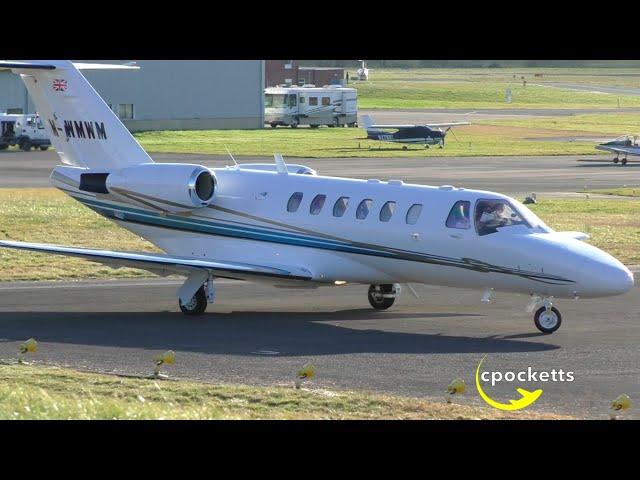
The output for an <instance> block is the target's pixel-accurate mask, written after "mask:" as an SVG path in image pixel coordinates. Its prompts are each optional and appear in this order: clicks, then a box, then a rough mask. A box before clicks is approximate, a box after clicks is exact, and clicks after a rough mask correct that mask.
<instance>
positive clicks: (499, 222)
mask: <svg viewBox="0 0 640 480" xmlns="http://www.w3.org/2000/svg"><path fill="white" fill-rule="evenodd" d="M528 213H530V214H531V215H532V216H533V217H535V215H533V213H531V212H528ZM527 217H529V218H531V219H533V217H531V216H529V215H526V214H524V215H523V214H521V213H520V212H519V211H518V210H517V209H516V207H514V206H513V205H512V204H511V203H510V202H508V201H506V200H503V199H495V200H490V199H486V200H485V199H483V200H478V202H477V203H476V211H475V224H476V231H477V232H478V235H481V236H482V235H489V234H491V233H496V232H497V231H498V229H500V228H504V227H512V226H515V225H524V226H525V227H527V228H533V226H532V225H531V223H530V222H529V221H528V220H529V219H528V218H527ZM535 218H537V217H535ZM536 223H538V222H536ZM540 223H541V222H540ZM536 226H537V225H536Z"/></svg>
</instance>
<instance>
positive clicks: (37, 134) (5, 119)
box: [0, 114, 51, 152]
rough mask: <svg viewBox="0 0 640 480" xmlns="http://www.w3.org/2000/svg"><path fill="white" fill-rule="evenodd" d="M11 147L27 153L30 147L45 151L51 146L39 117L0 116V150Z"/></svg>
mask: <svg viewBox="0 0 640 480" xmlns="http://www.w3.org/2000/svg"><path fill="white" fill-rule="evenodd" d="M13 145H18V146H19V147H20V149H21V150H24V151H27V152H28V151H29V150H31V148H32V147H36V148H39V149H40V150H47V149H48V148H49V147H50V146H51V140H49V136H48V135H47V131H46V130H45V128H44V124H43V123H42V118H40V116H39V115H7V114H0V150H6V149H7V148H8V147H9V146H13Z"/></svg>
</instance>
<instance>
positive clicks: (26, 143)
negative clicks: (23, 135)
mask: <svg viewBox="0 0 640 480" xmlns="http://www.w3.org/2000/svg"><path fill="white" fill-rule="evenodd" d="M31 147H32V145H31V141H30V140H23V141H21V142H20V150H23V151H25V152H28V151H29V150H31Z"/></svg>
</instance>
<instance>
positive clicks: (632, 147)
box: [596, 135, 640, 165]
mask: <svg viewBox="0 0 640 480" xmlns="http://www.w3.org/2000/svg"><path fill="white" fill-rule="evenodd" d="M596 149H597V150H603V151H605V152H613V153H615V154H616V156H615V157H614V158H613V163H618V162H620V163H621V164H622V165H626V164H627V155H631V156H640V144H638V135H623V136H622V137H618V138H616V139H615V140H611V141H610V142H605V143H601V144H600V145H596ZM620 155H624V157H623V158H622V159H620V158H619V157H620Z"/></svg>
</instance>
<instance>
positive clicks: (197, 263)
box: [0, 240, 313, 280]
mask: <svg viewBox="0 0 640 480" xmlns="http://www.w3.org/2000/svg"><path fill="white" fill-rule="evenodd" d="M0 248H13V249H18V250H29V251H32V252H40V253H51V254H54V255H65V256H71V257H79V258H84V259H86V260H89V261H91V262H97V263H102V264H105V265H109V266H113V267H132V268H140V269H143V270H148V271H151V272H154V273H157V272H165V273H166V272H169V273H176V274H181V275H185V274H189V273H192V272H193V271H194V270H207V271H210V272H212V274H213V275H214V276H219V277H228V278H237V279H242V280H244V279H251V278H256V277H270V278H278V279H284V280H311V279H312V278H313V276H312V274H311V272H309V271H308V270H307V269H305V268H300V267H279V268H276V267H270V266H263V265H253V264H248V263H239V262H226V261H217V260H200V259H194V258H186V257H176V256H171V255H162V254H155V253H134V252H118V251H112V250H96V249H91V248H78V247H66V246H61V245H49V244H42V243H29V242H14V241H9V240H2V241H0Z"/></svg>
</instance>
